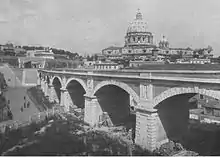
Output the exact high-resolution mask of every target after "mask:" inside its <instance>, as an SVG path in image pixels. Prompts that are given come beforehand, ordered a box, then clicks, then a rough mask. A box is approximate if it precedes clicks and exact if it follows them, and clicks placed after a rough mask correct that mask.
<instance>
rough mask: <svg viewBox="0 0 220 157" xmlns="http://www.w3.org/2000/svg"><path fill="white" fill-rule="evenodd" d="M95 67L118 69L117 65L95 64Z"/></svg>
mask: <svg viewBox="0 0 220 157" xmlns="http://www.w3.org/2000/svg"><path fill="white" fill-rule="evenodd" d="M95 69H118V66H117V65H95Z"/></svg>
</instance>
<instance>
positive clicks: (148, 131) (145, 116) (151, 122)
mask: <svg viewBox="0 0 220 157" xmlns="http://www.w3.org/2000/svg"><path fill="white" fill-rule="evenodd" d="M157 122H158V114H157V111H155V110H145V109H137V112H136V131H135V133H136V134H135V143H136V144H137V145H139V146H141V147H142V148H144V149H147V150H149V151H153V150H154V149H156V147H157V135H158V132H157V130H158V126H157Z"/></svg>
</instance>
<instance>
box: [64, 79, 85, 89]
mask: <svg viewBox="0 0 220 157" xmlns="http://www.w3.org/2000/svg"><path fill="white" fill-rule="evenodd" d="M71 81H77V82H78V83H79V84H80V85H81V86H82V87H83V88H84V90H85V91H86V93H87V86H86V84H85V82H84V81H83V80H81V79H78V78H74V77H71V78H69V79H68V80H67V81H66V83H65V84H64V89H66V88H67V86H68V84H69V83H70V82H71Z"/></svg>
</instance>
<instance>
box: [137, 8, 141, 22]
mask: <svg viewBox="0 0 220 157" xmlns="http://www.w3.org/2000/svg"><path fill="white" fill-rule="evenodd" d="M136 20H142V14H141V12H140V9H139V8H138V11H137V14H136Z"/></svg>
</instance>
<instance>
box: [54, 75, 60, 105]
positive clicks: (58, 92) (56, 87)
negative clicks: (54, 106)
mask: <svg viewBox="0 0 220 157" xmlns="http://www.w3.org/2000/svg"><path fill="white" fill-rule="evenodd" d="M52 84H53V86H54V90H55V92H56V95H57V98H58V101H59V102H60V98H61V91H60V88H61V87H62V85H61V82H60V80H59V79H58V77H55V78H54V79H53V82H52Z"/></svg>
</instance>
